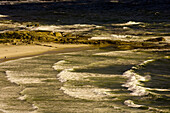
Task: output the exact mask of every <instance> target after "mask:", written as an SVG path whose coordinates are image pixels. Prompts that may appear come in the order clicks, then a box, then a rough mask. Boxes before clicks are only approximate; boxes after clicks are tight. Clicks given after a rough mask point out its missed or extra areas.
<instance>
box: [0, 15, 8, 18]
mask: <svg viewBox="0 0 170 113" xmlns="http://www.w3.org/2000/svg"><path fill="white" fill-rule="evenodd" d="M4 17H8V15H1V14H0V18H4Z"/></svg>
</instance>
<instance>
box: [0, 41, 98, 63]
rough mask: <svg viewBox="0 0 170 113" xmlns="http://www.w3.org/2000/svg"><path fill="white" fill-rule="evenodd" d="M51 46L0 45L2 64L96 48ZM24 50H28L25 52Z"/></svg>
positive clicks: (75, 45) (81, 45)
mask: <svg viewBox="0 0 170 113" xmlns="http://www.w3.org/2000/svg"><path fill="white" fill-rule="evenodd" d="M49 46H50V47H45V46H40V45H21V46H6V45H0V63H2V62H6V61H9V60H15V59H19V58H24V57H33V56H39V55H43V54H55V53H66V52H74V51H81V50H89V49H94V48H95V47H92V46H89V45H83V44H52V45H51V44H49ZM24 48H26V50H25V51H24ZM36 49H37V50H36ZM12 50H14V52H12V53H10V52H11V51H12ZM15 51H16V52H15ZM4 55H5V56H4Z"/></svg>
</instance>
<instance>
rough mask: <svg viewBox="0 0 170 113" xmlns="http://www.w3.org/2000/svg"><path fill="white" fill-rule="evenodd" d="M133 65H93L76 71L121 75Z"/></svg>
mask: <svg viewBox="0 0 170 113" xmlns="http://www.w3.org/2000/svg"><path fill="white" fill-rule="evenodd" d="M132 66H133V65H114V66H106V67H94V68H88V69H80V70H79V69H76V70H75V71H76V72H87V73H94V74H95V73H96V74H110V75H111V74H115V75H122V74H123V73H124V72H125V71H127V70H129V69H130V68H131V67H132Z"/></svg>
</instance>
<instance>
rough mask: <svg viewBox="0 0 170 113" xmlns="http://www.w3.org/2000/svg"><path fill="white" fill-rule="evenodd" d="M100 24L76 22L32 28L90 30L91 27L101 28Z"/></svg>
mask: <svg viewBox="0 0 170 113" xmlns="http://www.w3.org/2000/svg"><path fill="white" fill-rule="evenodd" d="M99 27H100V26H96V25H88V24H74V25H58V26H55V25H51V26H39V27H34V28H32V30H45V31H53V32H67V33H70V32H84V31H89V30H91V29H95V28H99Z"/></svg>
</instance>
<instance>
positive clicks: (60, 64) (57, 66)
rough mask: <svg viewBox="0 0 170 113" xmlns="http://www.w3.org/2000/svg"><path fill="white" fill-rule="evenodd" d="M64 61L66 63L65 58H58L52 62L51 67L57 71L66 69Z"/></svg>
mask: <svg viewBox="0 0 170 113" xmlns="http://www.w3.org/2000/svg"><path fill="white" fill-rule="evenodd" d="M64 63H66V61H65V60H60V61H58V62H57V63H55V64H54V66H53V68H54V69H55V70H57V71H59V70H64V69H66V67H65V66H63V64H64Z"/></svg>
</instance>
